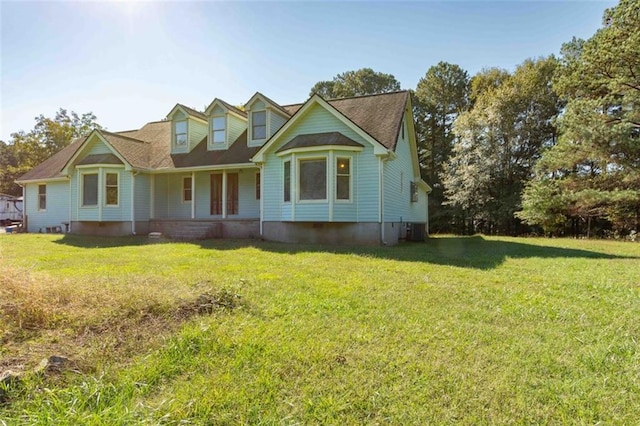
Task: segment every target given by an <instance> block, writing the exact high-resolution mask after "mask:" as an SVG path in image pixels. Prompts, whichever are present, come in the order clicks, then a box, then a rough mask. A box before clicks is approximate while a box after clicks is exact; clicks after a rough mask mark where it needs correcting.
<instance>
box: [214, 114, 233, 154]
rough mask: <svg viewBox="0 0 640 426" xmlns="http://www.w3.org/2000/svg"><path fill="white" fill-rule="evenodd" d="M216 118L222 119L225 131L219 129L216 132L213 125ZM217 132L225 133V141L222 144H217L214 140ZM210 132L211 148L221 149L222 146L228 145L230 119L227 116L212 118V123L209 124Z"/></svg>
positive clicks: (219, 115)
mask: <svg viewBox="0 0 640 426" xmlns="http://www.w3.org/2000/svg"><path fill="white" fill-rule="evenodd" d="M216 118H222V119H223V120H224V128H223V129H217V130H216V129H214V128H213V123H214V121H215V119H216ZM216 131H218V132H219V131H224V140H223V141H222V142H216V141H215V140H214V135H215V132H216ZM209 132H210V135H211V138H210V139H209V140H210V143H209V145H210V146H212V147H213V146H215V147H219V146H221V145H226V144H227V139H228V134H229V119H228V117H227V114H218V115H214V116H212V117H211V121H210V123H209Z"/></svg>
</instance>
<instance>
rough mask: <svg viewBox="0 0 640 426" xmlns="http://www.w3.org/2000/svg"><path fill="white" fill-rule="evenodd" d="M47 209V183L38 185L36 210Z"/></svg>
mask: <svg viewBox="0 0 640 426" xmlns="http://www.w3.org/2000/svg"><path fill="white" fill-rule="evenodd" d="M46 209H47V185H38V210H46Z"/></svg>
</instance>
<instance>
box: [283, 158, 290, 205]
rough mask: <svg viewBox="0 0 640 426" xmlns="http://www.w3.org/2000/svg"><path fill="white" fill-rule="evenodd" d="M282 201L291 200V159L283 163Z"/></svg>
mask: <svg viewBox="0 0 640 426" xmlns="http://www.w3.org/2000/svg"><path fill="white" fill-rule="evenodd" d="M284 201H291V161H285V163H284Z"/></svg>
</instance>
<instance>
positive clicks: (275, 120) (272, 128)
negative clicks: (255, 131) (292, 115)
mask: <svg viewBox="0 0 640 426" xmlns="http://www.w3.org/2000/svg"><path fill="white" fill-rule="evenodd" d="M267 119H269V123H268V125H267V130H268V131H269V134H268V135H267V137H268V138H270V137H271V136H273V135H275V134H276V132H277V131H278V130H280V127H282V126H284V123H286V122H287V118H285V117H283V116H281V115H280V114H278V113H277V112H274V111H272V110H270V111H269V113H268V114H267Z"/></svg>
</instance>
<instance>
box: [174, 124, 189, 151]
mask: <svg viewBox="0 0 640 426" xmlns="http://www.w3.org/2000/svg"><path fill="white" fill-rule="evenodd" d="M174 126H175V127H174V128H175V141H176V142H175V143H176V146H185V145H186V144H187V121H186V120H184V121H176V122H175V124H174Z"/></svg>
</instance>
